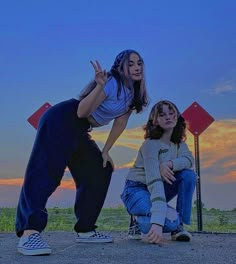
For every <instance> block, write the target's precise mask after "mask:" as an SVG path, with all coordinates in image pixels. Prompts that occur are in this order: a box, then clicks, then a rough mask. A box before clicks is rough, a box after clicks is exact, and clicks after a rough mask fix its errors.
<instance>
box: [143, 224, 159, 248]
mask: <svg viewBox="0 0 236 264" xmlns="http://www.w3.org/2000/svg"><path fill="white" fill-rule="evenodd" d="M142 240H143V241H145V242H148V243H151V244H162V242H163V227H162V226H160V225H157V224H152V226H151V229H150V230H149V232H148V233H147V234H146V235H144V236H143V238H142Z"/></svg>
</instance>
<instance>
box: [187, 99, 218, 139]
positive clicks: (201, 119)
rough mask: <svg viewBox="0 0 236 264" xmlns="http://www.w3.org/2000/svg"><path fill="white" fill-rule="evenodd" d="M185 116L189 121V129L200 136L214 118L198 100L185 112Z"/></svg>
mask: <svg viewBox="0 0 236 264" xmlns="http://www.w3.org/2000/svg"><path fill="white" fill-rule="evenodd" d="M182 116H183V118H184V119H185V121H186V123H187V128H188V130H189V131H190V132H191V133H192V134H193V135H194V136H199V135H200V134H201V133H202V132H203V131H204V130H205V129H207V128H208V127H209V126H210V124H211V123H212V122H214V118H213V117H212V116H211V115H209V114H208V113H207V112H206V111H205V110H204V109H203V108H202V107H201V106H200V105H199V104H198V103H197V102H194V103H192V104H191V105H190V106H189V107H188V108H187V109H186V110H185V111H184V112H183V113H182Z"/></svg>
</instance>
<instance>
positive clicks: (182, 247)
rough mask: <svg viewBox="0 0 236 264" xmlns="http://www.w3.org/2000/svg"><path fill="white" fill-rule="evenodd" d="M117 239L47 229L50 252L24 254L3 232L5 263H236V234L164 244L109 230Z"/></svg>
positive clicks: (1, 258) (0, 239)
mask: <svg viewBox="0 0 236 264" xmlns="http://www.w3.org/2000/svg"><path fill="white" fill-rule="evenodd" d="M106 233H107V234H110V235H112V236H113V238H114V243H107V244H91V243H90V244H85V243H84V244H81V243H75V241H74V235H75V234H74V233H73V232H47V233H43V237H44V239H45V240H46V241H47V242H48V243H49V244H50V246H51V247H52V250H53V252H52V254H51V255H50V256H34V257H32V256H23V255H21V254H19V253H17V251H16V246H17V242H18V238H17V237H16V236H15V234H14V233H1V234H0V252H1V254H0V263H1V264H6V263H7V264H11V263H12V264H13V263H14V264H16V263H20V264H22V263H23V264H27V263H30V264H32V263H35V264H38V263H50V264H52V263H53V264H54V263H55V264H62V263H63V264H72V263H79V264H80V263H81V264H96V263H101V264H109V263H114V264H115V263H122V264H131V263H135V264H141V263H142V264H154V263H155V264H157V263H158V264H160V263H175V264H178V263H191V264H200V263H201V264H205V263H206V264H208V263H214V264H224V263H225V264H231V263H232V264H235V263H236V234H235V233H234V234H219V233H218V234H207V233H192V235H193V238H192V241H191V242H173V241H171V240H170V236H168V234H167V235H166V243H165V244H164V245H163V246H158V245H151V244H146V243H144V242H142V241H137V240H129V239H128V238H127V235H126V233H124V232H109V233H108V232H106Z"/></svg>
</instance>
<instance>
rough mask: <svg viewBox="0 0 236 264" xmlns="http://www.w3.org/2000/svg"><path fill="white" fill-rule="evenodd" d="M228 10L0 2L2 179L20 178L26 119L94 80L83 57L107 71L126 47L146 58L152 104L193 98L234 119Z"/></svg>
mask: <svg viewBox="0 0 236 264" xmlns="http://www.w3.org/2000/svg"><path fill="white" fill-rule="evenodd" d="M235 10H236V1H234V0H208V1H204V0H198V1H194V0H193V1H189V0H179V1H175V0H172V1H171V0H169V1H168V0H162V1H159V0H146V1H137V0H136V1H134V0H120V1H107V0H101V1H95V0H91V1H85V0H84V1H82V0H81V1H79V0H78V1H75V0H74V1H70V0H68V1H66V0H65V1H61V0H57V1H56V0H54V1H52V0H51V1H46V0H41V1H29V0H28V1H27V0H25V1H17V0H15V1H14V0H8V1H1V3H0V87H1V97H0V120H1V122H0V146H1V147H0V167H1V171H0V178H15V177H23V175H24V170H25V166H26V164H27V161H28V157H29V154H30V151H31V148H32V144H33V141H34V137H35V130H34V129H33V128H32V127H31V126H30V125H29V124H28V123H27V121H26V120H27V118H28V117H29V116H30V115H31V114H32V113H33V112H34V111H35V110H37V109H38V108H39V107H40V106H41V105H42V104H43V103H45V102H46V101H47V102H50V103H51V104H56V103H57V102H60V101H63V100H66V99H69V98H72V97H76V96H77V95H78V93H79V92H80V90H81V89H82V88H83V87H84V86H85V85H86V84H87V83H88V82H89V81H90V80H91V79H92V78H93V69H92V67H91V65H90V63H89V61H90V60H95V59H97V60H99V62H100V63H101V65H102V66H103V67H104V68H105V69H107V70H109V69H110V67H111V65H112V63H113V61H114V58H115V56H116V55H117V54H118V53H119V52H120V51H122V50H124V49H128V48H132V49H135V50H137V51H138V52H140V54H141V55H142V57H143V58H144V62H145V70H146V83H147V88H148V94H149V96H150V98H151V103H150V106H152V105H153V104H154V103H155V102H156V101H157V100H159V99H169V100H171V101H173V102H175V103H176V104H177V105H178V106H179V109H180V111H184V110H185V109H186V108H187V107H188V106H189V105H191V104H192V102H194V101H197V102H198V103H199V104H200V105H201V106H202V107H203V108H204V109H205V110H206V111H208V112H209V113H210V114H211V115H212V116H213V117H214V118H215V120H216V121H217V120H234V119H236V103H235V102H236V49H235V47H236V27H235V25H236V16H235ZM149 110H150V108H148V109H147V110H146V111H144V112H143V113H142V114H141V115H135V114H134V115H133V116H132V117H131V119H130V122H129V124H128V129H132V128H136V127H137V128H138V127H141V125H142V124H143V123H144V122H145V121H146V119H147V115H148V112H149ZM105 129H106V128H105ZM225 136H227V135H225ZM129 158H130V157H129ZM123 159H124V156H122V160H123ZM234 168H235V167H234Z"/></svg>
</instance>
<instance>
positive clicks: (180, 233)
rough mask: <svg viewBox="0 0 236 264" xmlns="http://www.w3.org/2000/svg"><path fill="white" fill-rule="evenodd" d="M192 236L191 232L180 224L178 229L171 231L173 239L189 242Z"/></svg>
mask: <svg viewBox="0 0 236 264" xmlns="http://www.w3.org/2000/svg"><path fill="white" fill-rule="evenodd" d="M191 238H192V236H191V234H190V233H189V232H188V231H186V230H184V228H183V225H179V226H178V228H177V230H176V231H174V232H171V240H173V241H182V242H189V241H190V240H191Z"/></svg>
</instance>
